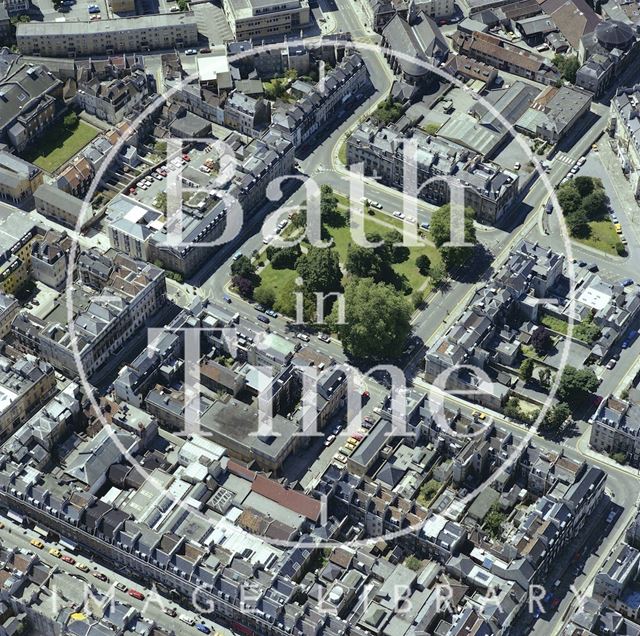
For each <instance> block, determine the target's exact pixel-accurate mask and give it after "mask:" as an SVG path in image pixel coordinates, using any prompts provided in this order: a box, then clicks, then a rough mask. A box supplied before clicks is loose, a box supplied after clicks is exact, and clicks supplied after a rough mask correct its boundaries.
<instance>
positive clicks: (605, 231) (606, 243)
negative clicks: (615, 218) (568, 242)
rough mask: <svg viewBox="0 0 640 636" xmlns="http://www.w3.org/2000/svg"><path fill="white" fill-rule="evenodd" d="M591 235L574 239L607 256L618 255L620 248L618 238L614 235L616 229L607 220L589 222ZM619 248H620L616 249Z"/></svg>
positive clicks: (620, 244)
mask: <svg viewBox="0 0 640 636" xmlns="http://www.w3.org/2000/svg"><path fill="white" fill-rule="evenodd" d="M589 227H590V228H591V234H590V235H589V237H588V238H584V239H582V238H576V239H575V240H576V241H578V242H579V243H584V244H585V245H589V246H591V247H595V248H596V249H598V250H600V251H602V252H605V253H607V254H614V255H616V254H618V249H620V248H622V243H621V242H620V237H619V236H618V235H617V234H616V229H615V228H614V227H613V223H612V222H611V221H610V220H609V219H604V220H602V221H590V222H589ZM618 246H620V248H619V247H618Z"/></svg>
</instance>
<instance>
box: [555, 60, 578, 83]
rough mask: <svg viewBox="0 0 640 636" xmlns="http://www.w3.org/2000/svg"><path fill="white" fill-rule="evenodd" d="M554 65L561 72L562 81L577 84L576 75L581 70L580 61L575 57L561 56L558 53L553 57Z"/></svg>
mask: <svg viewBox="0 0 640 636" xmlns="http://www.w3.org/2000/svg"><path fill="white" fill-rule="evenodd" d="M552 63H553V65H554V66H555V67H556V68H557V69H558V71H560V75H561V76H562V79H565V80H567V82H571V84H575V83H576V73H577V71H578V69H579V68H580V60H578V58H577V57H576V56H575V55H561V54H560V53H558V54H557V55H554V56H553V60H552Z"/></svg>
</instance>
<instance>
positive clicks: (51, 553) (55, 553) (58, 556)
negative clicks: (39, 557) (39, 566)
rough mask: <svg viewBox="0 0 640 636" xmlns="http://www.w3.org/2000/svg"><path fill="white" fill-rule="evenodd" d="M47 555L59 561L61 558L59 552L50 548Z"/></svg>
mask: <svg viewBox="0 0 640 636" xmlns="http://www.w3.org/2000/svg"><path fill="white" fill-rule="evenodd" d="M49 554H50V555H51V556H54V557H56V559H59V558H60V557H61V556H62V552H60V550H58V548H50V549H49Z"/></svg>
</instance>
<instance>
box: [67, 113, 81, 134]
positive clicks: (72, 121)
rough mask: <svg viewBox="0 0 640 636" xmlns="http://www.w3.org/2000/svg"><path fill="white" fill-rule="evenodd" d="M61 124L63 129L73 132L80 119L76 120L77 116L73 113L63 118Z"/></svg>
mask: <svg viewBox="0 0 640 636" xmlns="http://www.w3.org/2000/svg"><path fill="white" fill-rule="evenodd" d="M63 123H64V127H65V128H68V129H69V130H75V129H76V128H77V127H78V124H79V123H80V119H79V118H78V115H76V114H75V113H74V112H71V113H67V114H66V115H65V116H64V120H63Z"/></svg>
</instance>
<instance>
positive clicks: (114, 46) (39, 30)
mask: <svg viewBox="0 0 640 636" xmlns="http://www.w3.org/2000/svg"><path fill="white" fill-rule="evenodd" d="M16 38H17V41H18V47H19V48H20V50H21V51H22V52H23V53H24V54H25V55H50V56H52V57H85V56H88V55H105V54H106V55H113V54H114V53H126V52H128V51H133V52H140V51H152V50H155V49H167V48H171V47H177V48H182V47H185V46H193V45H196V44H197V43H198V23H197V20H196V18H195V16H194V14H193V13H168V14H162V13H161V14H157V15H146V16H140V17H133V18H116V19H113V20H99V21H98V20H96V21H94V22H71V21H68V22H67V21H65V22H28V23H19V25H18V29H17V32H16Z"/></svg>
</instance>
